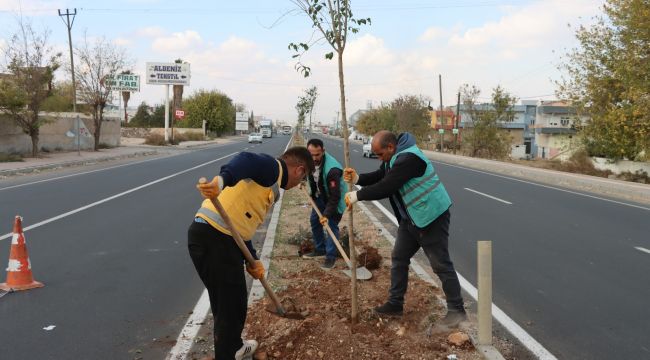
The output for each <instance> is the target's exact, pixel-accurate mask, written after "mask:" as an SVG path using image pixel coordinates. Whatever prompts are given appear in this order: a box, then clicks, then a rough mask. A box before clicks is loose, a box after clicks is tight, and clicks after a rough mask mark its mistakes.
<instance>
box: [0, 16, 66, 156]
mask: <svg viewBox="0 0 650 360" xmlns="http://www.w3.org/2000/svg"><path fill="white" fill-rule="evenodd" d="M49 35H50V31H49V30H47V29H45V30H43V31H42V32H37V31H36V30H34V28H33V27H32V25H31V24H30V23H29V22H25V21H23V20H22V18H21V19H20V20H19V21H18V30H17V32H16V33H15V34H13V35H12V36H11V38H10V39H9V42H8V43H7V44H6V45H5V47H4V56H5V61H6V62H5V64H6V65H5V68H6V70H7V71H8V72H9V74H8V76H5V77H3V79H0V109H2V110H4V111H6V112H7V113H8V114H9V115H10V117H11V118H12V119H13V121H14V122H15V123H16V125H17V126H19V127H20V128H21V129H22V130H23V132H24V133H25V134H27V135H29V137H30V138H31V140H32V156H34V157H36V156H38V151H39V148H38V141H39V133H40V127H41V125H43V124H44V123H45V122H44V121H43V119H42V118H41V117H39V111H40V110H41V106H42V104H43V101H44V100H45V99H46V98H47V97H48V96H50V94H51V92H52V81H53V79H54V71H56V69H58V68H59V66H60V58H61V53H55V52H54V50H53V49H52V47H51V46H50V45H49V43H48V41H49Z"/></svg>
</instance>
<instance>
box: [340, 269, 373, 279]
mask: <svg viewBox="0 0 650 360" xmlns="http://www.w3.org/2000/svg"><path fill="white" fill-rule="evenodd" d="M341 271H342V272H343V273H344V274H345V275H347V276H349V277H352V271H351V270H349V269H345V270H341ZM370 279H372V273H371V272H370V270H368V269H366V268H365V267H364V266H362V267H358V268H357V280H370Z"/></svg>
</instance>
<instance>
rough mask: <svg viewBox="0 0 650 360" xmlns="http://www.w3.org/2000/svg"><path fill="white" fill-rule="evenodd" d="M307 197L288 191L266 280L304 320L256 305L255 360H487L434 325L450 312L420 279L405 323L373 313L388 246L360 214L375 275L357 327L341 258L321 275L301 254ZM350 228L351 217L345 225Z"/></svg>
mask: <svg viewBox="0 0 650 360" xmlns="http://www.w3.org/2000/svg"><path fill="white" fill-rule="evenodd" d="M304 196H305V195H303V194H302V193H301V192H299V191H297V190H295V191H288V192H286V193H285V196H284V203H283V208H282V213H281V217H280V223H279V224H278V230H277V233H276V243H275V245H274V251H273V256H272V261H271V265H270V272H269V282H270V283H271V284H272V286H273V287H274V289H276V290H277V294H278V296H279V297H280V298H283V299H285V301H286V299H292V300H293V303H292V306H295V310H297V311H299V312H302V313H303V314H304V315H306V317H305V319H304V320H293V319H286V318H281V317H279V316H277V315H275V314H272V313H271V312H269V311H267V310H266V309H265V308H266V307H267V306H269V305H270V303H271V301H270V299H268V298H267V297H265V298H263V299H262V300H260V301H257V302H256V303H254V304H253V305H251V307H250V308H249V312H248V318H247V324H246V329H245V333H246V338H251V339H256V340H257V341H258V342H259V343H260V347H259V348H258V351H257V352H256V354H255V359H286V360H291V359H413V360H415V359H418V360H419V359H447V357H448V356H449V355H452V354H455V355H456V358H457V359H481V358H482V356H481V355H480V354H479V353H478V352H477V351H476V350H475V349H474V347H473V346H472V345H471V343H470V342H465V343H464V344H462V345H458V346H457V345H452V344H451V342H450V341H449V340H448V337H449V336H450V335H451V334H452V333H455V332H458V329H445V328H441V327H440V326H438V325H437V320H439V319H440V318H441V317H442V316H444V313H445V309H444V307H443V306H442V305H441V303H440V301H439V300H438V297H442V295H441V294H442V291H441V290H440V289H439V288H437V287H434V286H432V285H431V284H428V283H426V282H424V281H422V280H420V279H419V278H418V277H417V276H415V275H412V276H410V278H409V289H408V293H407V295H406V304H405V307H404V315H403V316H402V317H401V318H390V317H383V316H382V317H379V316H376V315H375V314H373V312H372V309H373V308H374V307H375V306H377V305H381V304H382V303H383V302H384V301H385V300H386V298H387V296H388V288H389V286H390V251H391V245H390V243H388V242H387V241H386V240H384V238H383V237H382V236H380V234H379V233H378V231H377V230H376V229H375V228H374V226H373V225H372V223H371V222H370V221H369V220H368V219H367V218H366V217H365V215H363V214H362V213H361V212H359V211H358V210H356V211H357V212H356V213H355V218H354V229H355V232H356V233H357V234H358V238H357V239H356V241H355V243H356V248H357V249H358V250H359V251H358V253H359V256H358V258H359V259H361V260H363V264H365V266H366V267H367V268H368V269H371V270H372V273H373V278H372V279H371V280H369V281H359V282H358V287H357V292H358V305H359V306H358V307H359V312H358V323H357V324H352V322H351V319H350V318H351V295H350V294H351V281H350V278H349V277H347V276H346V275H345V274H343V273H342V272H341V271H340V270H343V269H345V268H346V265H345V263H344V262H343V260H341V259H339V260H337V263H336V267H335V268H334V269H331V270H324V269H322V268H321V267H320V265H321V264H320V260H303V259H302V258H300V257H299V255H298V251H299V244H300V243H299V242H297V241H296V240H299V239H296V238H295V235H296V233H297V232H298V231H299V228H298V227H297V226H296V224H297V223H305V224H308V219H309V212H310V210H311V208H310V207H309V206H308V201H307V199H306V198H305V197H304ZM300 219H304V222H302V221H300ZM346 223H347V215H346V216H344V221H342V224H341V225H345V224H346ZM303 251H304V249H303ZM462 331H463V330H461V332H462Z"/></svg>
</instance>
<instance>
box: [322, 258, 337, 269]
mask: <svg viewBox="0 0 650 360" xmlns="http://www.w3.org/2000/svg"><path fill="white" fill-rule="evenodd" d="M334 265H336V259H335V258H325V261H323V263H322V264H321V266H320V267H321V269H325V270H329V269H332V268H333V267H334Z"/></svg>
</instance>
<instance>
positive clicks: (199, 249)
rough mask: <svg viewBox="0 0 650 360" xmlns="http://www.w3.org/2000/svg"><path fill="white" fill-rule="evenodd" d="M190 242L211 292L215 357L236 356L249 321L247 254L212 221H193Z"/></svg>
mask: <svg viewBox="0 0 650 360" xmlns="http://www.w3.org/2000/svg"><path fill="white" fill-rule="evenodd" d="M187 246H188V248H189V251H190V257H191V258H192V262H193V263H194V267H195V268H196V272H197V273H198V274H199V277H200V278H201V281H203V284H204V285H205V287H206V288H207V289H208V295H209V296H210V308H212V315H213V317H214V354H215V359H216V360H222V359H227V360H231V359H234V358H235V352H236V351H237V350H239V348H241V347H242V345H243V342H242V339H241V333H242V330H243V329H244V323H245V322H246V310H247V291H246V278H245V275H244V265H243V261H244V256H243V255H242V253H241V250H239V248H238V247H237V244H236V243H235V240H234V239H233V238H232V237H230V236H228V235H226V234H224V233H222V232H220V231H218V230H216V229H215V228H213V227H212V226H210V225H209V224H202V223H197V222H193V223H192V225H190V228H189V229H188V231H187Z"/></svg>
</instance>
